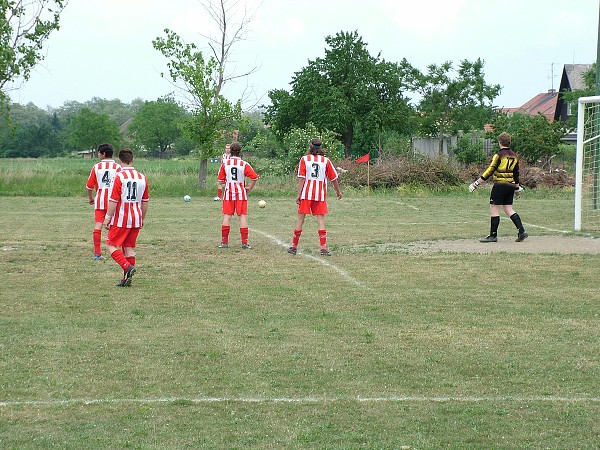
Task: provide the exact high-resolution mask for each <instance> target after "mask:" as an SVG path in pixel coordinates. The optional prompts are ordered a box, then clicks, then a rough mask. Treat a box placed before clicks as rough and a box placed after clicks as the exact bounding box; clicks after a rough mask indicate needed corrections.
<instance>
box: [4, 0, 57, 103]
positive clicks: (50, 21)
mask: <svg viewBox="0 0 600 450" xmlns="http://www.w3.org/2000/svg"><path fill="white" fill-rule="evenodd" d="M67 3H68V0H0V107H1V108H2V109H4V110H5V109H6V108H7V107H8V101H7V99H8V93H7V91H8V90H9V89H8V87H9V84H10V83H15V82H17V81H18V80H23V81H27V80H28V79H29V76H30V75H31V70H32V69H33V67H35V65H36V64H37V63H38V62H39V61H41V60H43V59H44V53H43V51H42V50H43V45H44V43H45V41H46V40H47V39H48V37H49V36H50V34H51V33H52V32H53V31H54V30H58V28H59V18H60V14H61V13H62V11H63V9H64V8H65V6H66V5H67Z"/></svg>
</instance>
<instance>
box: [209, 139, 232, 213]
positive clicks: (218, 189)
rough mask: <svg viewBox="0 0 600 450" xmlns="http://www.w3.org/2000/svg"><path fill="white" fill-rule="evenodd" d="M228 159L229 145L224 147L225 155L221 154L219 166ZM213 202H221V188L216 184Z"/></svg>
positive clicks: (229, 153)
mask: <svg viewBox="0 0 600 450" xmlns="http://www.w3.org/2000/svg"><path fill="white" fill-rule="evenodd" d="M229 158H231V144H227V145H226V146H225V153H223V155H222V156H221V164H223V161H225V160H226V159H229ZM213 200H214V201H215V202H218V201H220V200H223V189H222V188H221V185H220V184H217V196H216V197H215V198H214V199H213Z"/></svg>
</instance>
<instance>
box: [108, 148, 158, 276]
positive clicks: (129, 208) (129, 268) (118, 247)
mask: <svg viewBox="0 0 600 450" xmlns="http://www.w3.org/2000/svg"><path fill="white" fill-rule="evenodd" d="M119 160H120V161H121V171H120V172H119V173H118V174H117V177H116V178H115V184H114V186H113V190H112V193H111V195H110V199H109V205H108V211H107V212H106V216H105V217H104V222H103V223H104V226H105V227H106V228H107V229H108V237H107V238H106V247H107V249H108V251H109V252H110V256H111V257H112V259H114V260H115V262H116V263H117V264H118V265H119V266H121V268H122V269H123V278H122V279H121V281H120V282H119V283H117V286H131V278H132V277H133V274H134V273H135V271H136V259H135V247H136V243H137V237H138V234H139V232H140V229H141V228H142V227H143V226H144V219H145V218H146V214H147V212H148V200H149V196H148V181H147V180H146V177H145V176H144V175H143V174H141V173H140V172H138V171H137V170H135V169H134V167H133V165H132V164H133V151H132V150H131V149H128V148H124V149H123V150H121V151H120V152H119Z"/></svg>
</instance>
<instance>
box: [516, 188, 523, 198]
mask: <svg viewBox="0 0 600 450" xmlns="http://www.w3.org/2000/svg"><path fill="white" fill-rule="evenodd" d="M524 190H525V189H523V186H519V187H518V188H517V190H515V198H520V197H521V194H522V193H523V191H524Z"/></svg>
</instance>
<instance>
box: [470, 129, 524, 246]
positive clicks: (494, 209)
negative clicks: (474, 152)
mask: <svg viewBox="0 0 600 450" xmlns="http://www.w3.org/2000/svg"><path fill="white" fill-rule="evenodd" d="M511 143H512V136H511V135H510V134H508V133H505V132H503V133H500V135H499V136H498V144H499V146H500V151H498V153H496V154H495V155H494V156H493V157H492V162H491V163H490V165H489V167H488V168H487V169H486V170H485V172H483V174H482V175H481V176H480V177H479V178H478V179H477V180H475V181H474V182H473V183H471V185H470V186H469V191H470V192H473V191H474V190H475V189H477V187H478V186H479V185H480V184H481V183H484V182H485V180H487V179H488V178H489V177H491V176H492V175H493V180H494V186H493V187H492V193H491V194H490V222H491V223H490V234H489V235H488V236H486V237H484V238H481V239H479V242H498V226H499V225H500V206H502V207H503V209H504V213H505V214H506V215H507V216H508V217H510V220H512V222H513V223H514V224H515V227H517V230H518V234H517V239H516V241H517V242H522V241H524V240H525V239H526V238H527V236H528V234H527V232H526V231H525V228H524V227H523V223H522V222H521V217H519V215H518V214H517V213H516V212H515V211H514V209H513V200H514V196H515V191H517V190H518V189H519V188H520V185H519V156H518V155H517V154H516V153H515V152H514V151H512V150H511V149H510V146H511Z"/></svg>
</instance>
